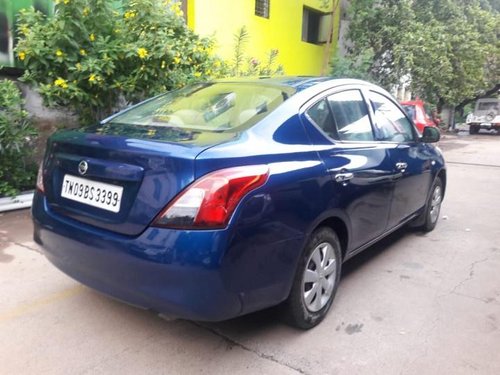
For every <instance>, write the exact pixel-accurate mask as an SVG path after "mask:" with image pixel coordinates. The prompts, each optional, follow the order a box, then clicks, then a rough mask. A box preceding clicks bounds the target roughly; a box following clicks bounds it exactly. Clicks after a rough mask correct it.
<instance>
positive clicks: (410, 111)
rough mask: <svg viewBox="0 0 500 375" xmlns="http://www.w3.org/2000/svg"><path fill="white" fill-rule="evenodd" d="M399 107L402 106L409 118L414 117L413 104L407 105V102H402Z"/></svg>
mask: <svg viewBox="0 0 500 375" xmlns="http://www.w3.org/2000/svg"><path fill="white" fill-rule="evenodd" d="M401 107H403V109H404V110H405V112H406V114H407V115H408V116H409V117H410V118H411V119H414V118H415V106H413V105H408V104H403V105H401Z"/></svg>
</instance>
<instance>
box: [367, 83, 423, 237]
mask: <svg viewBox="0 0 500 375" xmlns="http://www.w3.org/2000/svg"><path fill="white" fill-rule="evenodd" d="M368 97H369V99H370V103H371V107H372V110H373V122H374V125H375V134H376V138H377V139H378V140H379V141H380V142H381V143H382V144H385V145H386V150H387V154H388V157H389V159H390V164H391V165H392V168H393V173H394V178H395V180H394V182H395V187H394V196H393V199H392V206H391V212H390V215H389V221H388V228H389V229H390V228H393V227H395V226H397V225H398V224H400V223H402V222H403V221H405V220H406V219H407V218H408V217H410V216H411V215H413V214H414V213H415V212H416V211H418V210H419V209H420V208H422V207H423V206H424V205H425V202H426V199H427V193H428V191H429V187H430V184H431V178H432V176H431V166H432V153H430V152H429V151H428V147H427V145H425V144H423V143H421V142H419V140H418V135H417V133H416V130H415V128H414V126H413V124H412V123H411V122H410V120H408V118H407V117H406V115H405V113H404V112H403V111H402V110H401V109H400V108H399V107H398V106H397V105H396V104H395V103H394V101H393V100H392V99H390V98H389V97H387V96H385V95H384V94H382V93H379V92H375V91H369V92H368Z"/></svg>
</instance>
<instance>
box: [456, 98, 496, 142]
mask: <svg viewBox="0 0 500 375" xmlns="http://www.w3.org/2000/svg"><path fill="white" fill-rule="evenodd" d="M465 122H466V124H467V125H468V126H469V133H470V134H476V133H478V132H479V129H487V130H491V129H494V130H496V131H500V99H498V98H483V99H479V100H478V101H477V102H476V105H475V107H474V112H472V113H471V114H469V115H468V116H467V118H466V120H465Z"/></svg>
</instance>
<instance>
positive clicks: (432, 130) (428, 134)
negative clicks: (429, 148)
mask: <svg viewBox="0 0 500 375" xmlns="http://www.w3.org/2000/svg"><path fill="white" fill-rule="evenodd" d="M440 138H441V133H440V132H439V129H438V128H436V127H434V126H426V127H425V128H424V134H422V137H420V141H421V142H424V143H436V142H438V141H439V139H440Z"/></svg>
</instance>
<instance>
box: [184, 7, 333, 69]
mask: <svg viewBox="0 0 500 375" xmlns="http://www.w3.org/2000/svg"><path fill="white" fill-rule="evenodd" d="M321 3H324V1H321V0H270V11H269V18H263V17H259V16H256V15H255V0H188V2H187V23H188V26H189V27H190V28H191V29H193V30H194V31H195V32H197V33H198V34H200V35H203V36H214V37H215V40H216V43H217V44H216V50H215V52H216V53H217V54H218V55H219V56H221V57H222V58H224V59H228V60H229V59H232V57H233V55H234V47H235V34H237V33H238V32H239V30H240V29H241V27H242V26H246V28H247V31H248V36H249V37H248V41H247V43H246V44H245V46H244V54H245V56H246V57H252V58H257V59H259V60H260V61H265V60H266V55H267V54H268V53H269V51H270V50H271V49H277V50H278V51H279V55H278V59H277V63H278V64H281V65H283V68H284V70H285V74H287V75H319V74H320V73H321V70H322V66H323V61H324V59H325V45H324V44H320V45H317V44H312V43H307V42H303V41H302V12H303V6H304V5H305V6H307V7H310V8H313V9H315V10H318V11H321V12H325V13H326V12H331V10H332V1H329V3H330V6H329V8H321V6H320V4H321ZM339 14H340V10H339V9H337V11H336V12H335V17H334V20H335V26H334V38H333V40H334V41H335V40H336V38H335V34H336V30H338V20H339ZM335 49H336V45H335V42H334V45H333V46H332V47H331V51H335Z"/></svg>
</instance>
